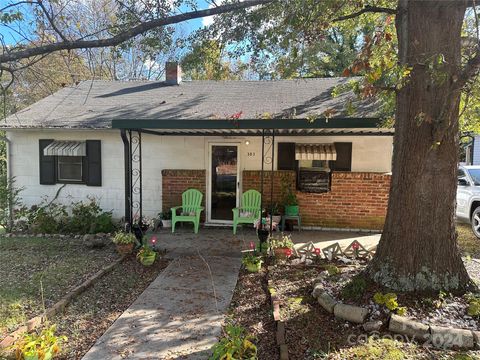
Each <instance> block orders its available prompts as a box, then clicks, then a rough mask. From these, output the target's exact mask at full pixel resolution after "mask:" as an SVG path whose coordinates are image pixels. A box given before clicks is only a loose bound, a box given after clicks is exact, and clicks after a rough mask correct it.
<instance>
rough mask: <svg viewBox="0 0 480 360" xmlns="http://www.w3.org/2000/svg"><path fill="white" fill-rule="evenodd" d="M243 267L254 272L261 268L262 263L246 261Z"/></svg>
mask: <svg viewBox="0 0 480 360" xmlns="http://www.w3.org/2000/svg"><path fill="white" fill-rule="evenodd" d="M245 268H246V269H247V271H248V272H251V273H256V272H259V271H260V269H261V268H262V263H261V262H258V263H247V264H245Z"/></svg>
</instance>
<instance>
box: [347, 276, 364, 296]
mask: <svg viewBox="0 0 480 360" xmlns="http://www.w3.org/2000/svg"><path fill="white" fill-rule="evenodd" d="M367 286H368V283H367V280H366V279H365V278H364V277H362V276H360V275H357V276H355V277H353V278H352V280H350V281H349V282H348V283H347V284H346V285H345V286H344V287H343V289H342V291H341V295H342V297H343V298H344V299H348V300H358V299H360V298H361V297H362V295H363V294H364V293H365V290H366V289H367Z"/></svg>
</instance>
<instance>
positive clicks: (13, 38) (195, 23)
mask: <svg viewBox="0 0 480 360" xmlns="http://www.w3.org/2000/svg"><path fill="white" fill-rule="evenodd" d="M80 1H87V0H80ZM91 1H95V0H91ZM215 2H216V4H217V5H220V4H221V3H223V0H216V1H215ZM9 3H11V0H8V1H7V0H0V8H1V7H3V6H5V5H8V4H9ZM197 3H198V8H199V9H206V8H207V7H212V6H213V5H212V4H209V2H207V1H206V0H199V1H198V2H197ZM30 9H31V7H30V5H24V6H22V7H21V10H22V13H23V14H24V20H23V21H22V22H21V23H20V24H16V25H15V26H14V25H13V24H12V26H11V27H6V26H1V25H0V36H1V37H3V41H5V43H6V44H7V45H13V44H16V43H18V42H19V41H22V40H23V39H24V36H22V34H19V32H21V33H23V35H26V37H28V35H30V34H31V31H29V29H31V24H30V22H31V20H32V16H31V15H30V16H29V14H30V13H29V10H30ZM180 10H181V11H191V10H190V9H188V8H186V7H183V9H182V8H180ZM213 18H214V17H213V16H209V17H205V18H201V19H194V20H190V21H187V22H184V23H181V25H180V26H181V28H182V30H183V32H186V33H187V34H188V33H191V32H193V31H195V30H197V29H199V28H201V27H202V26H208V25H210V24H212V22H213ZM19 25H20V26H21V28H20V29H19V27H18V26H19ZM17 30H19V31H17Z"/></svg>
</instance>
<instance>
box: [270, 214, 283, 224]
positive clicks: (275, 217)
mask: <svg viewBox="0 0 480 360" xmlns="http://www.w3.org/2000/svg"><path fill="white" fill-rule="evenodd" d="M272 221H273V222H274V223H277V224H280V222H281V221H282V215H273V216H272Z"/></svg>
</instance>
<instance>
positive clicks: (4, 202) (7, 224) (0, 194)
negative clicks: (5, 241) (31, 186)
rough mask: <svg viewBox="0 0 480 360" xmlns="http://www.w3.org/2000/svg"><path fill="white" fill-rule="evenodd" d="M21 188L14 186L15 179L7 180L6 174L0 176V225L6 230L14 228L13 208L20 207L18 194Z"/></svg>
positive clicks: (9, 230)
mask: <svg viewBox="0 0 480 360" xmlns="http://www.w3.org/2000/svg"><path fill="white" fill-rule="evenodd" d="M22 190H23V188H17V187H15V179H11V180H8V179H7V177H6V175H5V176H0V226H2V227H3V228H4V229H5V230H6V231H7V232H11V231H13V230H16V229H14V224H15V221H14V220H15V210H14V209H18V208H20V207H21V201H20V196H19V195H20V192H21V191H22ZM10 210H12V214H10ZM19 215H21V213H19Z"/></svg>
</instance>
